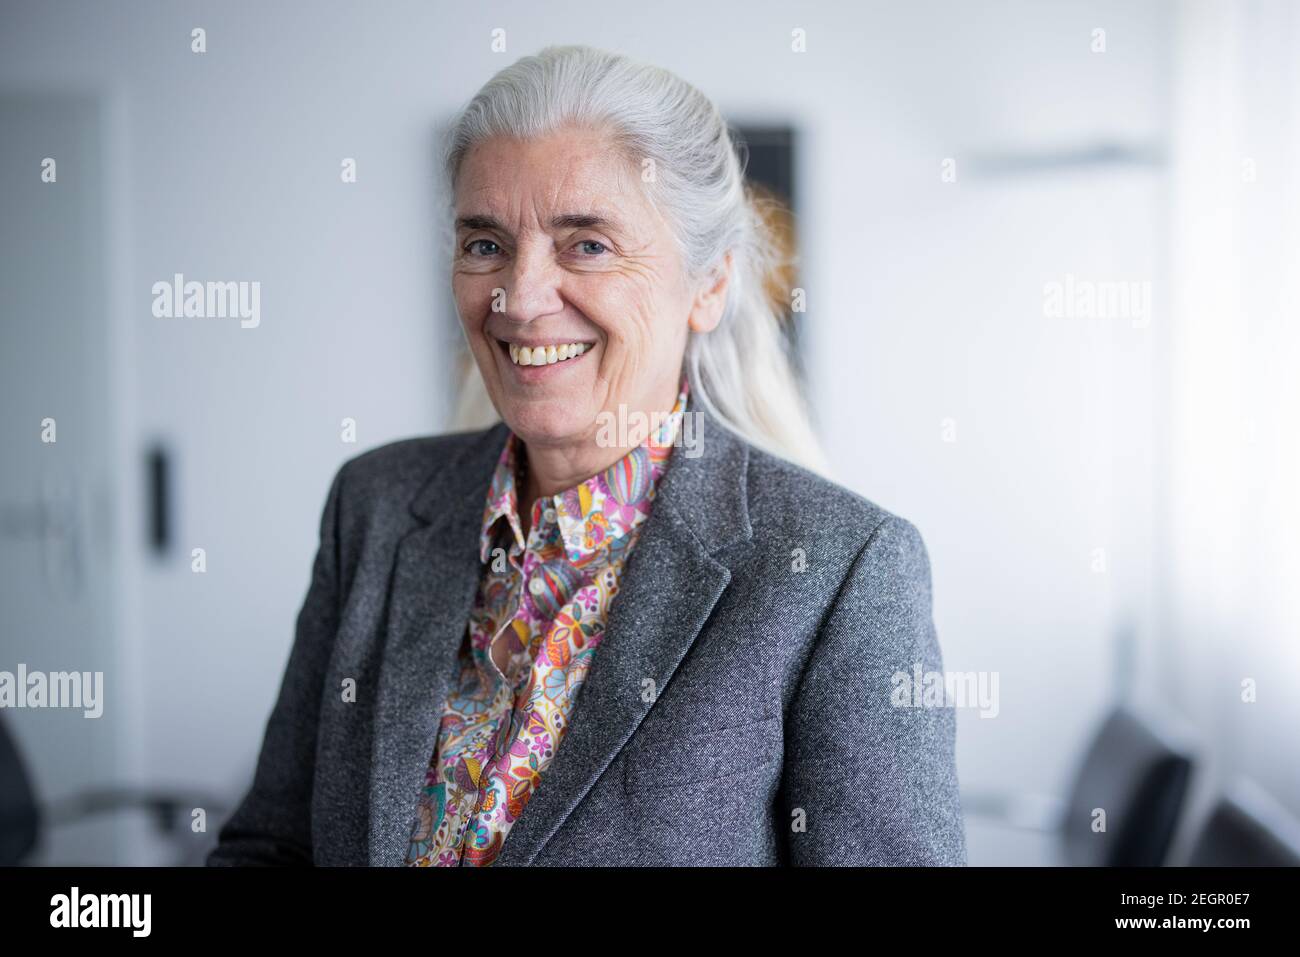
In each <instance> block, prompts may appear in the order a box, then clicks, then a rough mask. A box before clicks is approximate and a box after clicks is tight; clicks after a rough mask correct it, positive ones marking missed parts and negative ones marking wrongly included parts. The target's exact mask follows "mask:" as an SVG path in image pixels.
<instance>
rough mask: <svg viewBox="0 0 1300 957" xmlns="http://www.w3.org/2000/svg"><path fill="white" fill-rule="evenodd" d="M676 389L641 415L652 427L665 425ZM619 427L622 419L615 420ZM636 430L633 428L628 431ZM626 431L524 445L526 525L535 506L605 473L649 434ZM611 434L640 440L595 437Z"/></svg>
mask: <svg viewBox="0 0 1300 957" xmlns="http://www.w3.org/2000/svg"><path fill="white" fill-rule="evenodd" d="M677 391H678V390H677V387H676V386H674V387H673V388H672V390H671V392H672V394H671V396H670V397H669V398H668V400H667V402H666V404H665V403H663V401H662V399H661V403H660V404H659V405H656V406H654V407H653V410H646V411H645V412H644V413H642V414H643V415H644V416H645V419H644V421H646V422H649V423H651V424H652V426H653V425H654V424H658V423H661V422H663V421H664V420H665V419H666V417H667V416H668V414H669V413H670V412H672V410H673V406H675V405H676V404H677ZM615 422H616V424H617V423H618V422H619V419H618V418H617V417H616V418H615ZM626 431H628V432H631V431H633V430H632V429H631V428H629V429H628V430H626ZM652 431H653V429H652ZM623 432H624V430H623V429H620V428H614V429H603V430H602V429H599V428H597V429H595V430H594V431H593V432H592V433H591V434H590V435H587V436H584V437H583V438H582V439H581V440H579V441H577V442H572V443H565V444H561V445H539V444H537V443H533V442H528V443H526V444H525V460H526V463H527V464H526V466H525V468H524V472H525V475H524V477H523V482H522V484H521V486H520V487H521V488H522V491H523V496H522V501H521V502H520V511H521V512H522V513H523V515H522V516H521V517H523V519H524V521H525V522H528V521H530V520H531V518H532V511H533V503H534V502H536V501H537V500H538V499H539V498H542V497H543V496H550V495H555V494H557V493H559V492H563V491H564V490H566V489H570V488H573V487H574V486H575V485H578V484H580V483H582V482H585V481H586V480H587V479H589V478H591V477H592V476H593V475H596V474H598V473H600V472H603V471H605V469H607V468H609V467H610V466H611V465H613V464H614V463H615V462H617V461H618V460H619V459H621V458H623V456H625V455H627V454H628V453H629V452H630V451H632V450H633V449H634V448H636V447H637V446H638V445H640V444H642V443H643V442H644V441H645V440H646V439H647V438H649V436H648V435H645V434H641V435H633V436H626V435H624V434H622V433H623ZM607 433H612V434H613V437H614V438H615V439H624V438H635V439H636V440H637V441H633V442H628V443H627V444H617V443H602V442H598V441H597V440H596V436H598V435H599V436H602V437H603V436H604V435H606V434H607ZM525 531H526V529H525Z"/></svg>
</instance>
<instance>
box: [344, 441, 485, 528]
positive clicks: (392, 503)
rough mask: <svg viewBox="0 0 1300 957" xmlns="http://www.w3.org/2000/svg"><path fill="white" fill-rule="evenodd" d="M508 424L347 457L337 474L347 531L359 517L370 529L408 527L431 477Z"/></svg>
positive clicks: (482, 445)
mask: <svg viewBox="0 0 1300 957" xmlns="http://www.w3.org/2000/svg"><path fill="white" fill-rule="evenodd" d="M503 428H504V427H503V426H500V425H496V426H492V427H490V428H487V429H480V430H478V431H473V432H450V433H446V434H442V435H421V436H415V437H412V438H407V439H397V440H395V441H392V442H387V443H385V444H383V445H379V446H376V447H375V448H372V449H367V450H366V451H364V452H361V453H359V454H357V455H354V456H353V457H352V458H350V459H348V460H346V461H345V462H344V463H343V464H342V465H341V466H339V468H338V470H337V472H336V474H335V477H334V485H335V491H336V493H337V496H338V500H339V502H338V508H339V513H340V521H341V522H342V525H343V529H342V530H343V532H344V534H348V533H349V532H350V531H352V530H354V529H355V527H356V526H355V522H356V521H361V522H362V523H363V524H364V526H365V527H370V526H373V525H375V524H376V523H378V524H379V525H381V526H383V527H390V526H391V527H392V528H397V527H399V526H403V527H404V526H405V525H407V524H408V523H409V522H408V520H410V519H411V518H412V516H411V513H410V508H411V506H412V503H413V502H415V501H416V500H417V498H418V497H419V495H420V493H421V492H422V490H424V489H425V487H426V486H427V485H428V484H429V483H430V481H431V480H433V479H434V478H435V477H437V476H438V475H440V474H442V473H443V472H444V470H446V469H448V468H453V467H455V465H456V463H458V462H462V461H464V459H465V457H466V455H467V454H471V453H474V452H477V451H482V450H484V449H485V448H486V445H485V443H486V442H487V441H488V440H490V439H492V438H494V435H493V433H495V432H498V431H499V430H501V429H503ZM500 437H501V438H502V439H504V435H503V434H502V435H501V436H500Z"/></svg>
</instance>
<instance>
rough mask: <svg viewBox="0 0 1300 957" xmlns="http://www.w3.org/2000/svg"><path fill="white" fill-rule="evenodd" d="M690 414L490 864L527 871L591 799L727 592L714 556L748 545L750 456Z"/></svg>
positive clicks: (726, 576) (700, 415) (707, 420)
mask: <svg viewBox="0 0 1300 957" xmlns="http://www.w3.org/2000/svg"><path fill="white" fill-rule="evenodd" d="M687 415H688V416H692V415H693V416H694V417H695V418H694V421H693V423H692V424H694V425H697V426H698V428H697V429H696V430H695V435H694V438H695V440H696V445H695V446H694V448H693V449H691V450H688V448H687V446H686V445H685V444H683V445H681V446H679V447H678V448H676V449H675V450H674V452H673V456H672V459H671V460H670V463H669V467H668V469H667V471H666V472H665V473H664V475H663V477H662V478H661V480H660V486H659V488H658V489H657V491H656V495H655V503H654V507H653V509H652V511H651V513H650V517H649V519H647V520H646V523H645V525H644V526H642V529H641V533H640V537H639V538H638V539H637V542H636V545H635V547H634V548H633V550H632V554H631V556H630V557H629V559H628V564H627V568H626V569H625V570H624V572H623V577H622V581H621V582H620V585H621V587H620V590H619V594H618V597H617V598H616V599H615V600H614V603H613V606H612V607H611V609H610V616H609V620H608V621H607V622H606V629H605V634H604V636H603V637H602V639H601V643H600V647H599V648H598V649H597V651H596V655H595V660H594V661H593V662H592V666H591V670H590V672H588V675H587V678H586V681H585V682H584V683H583V686H582V689H581V691H580V692H579V695H578V700H577V702H576V703H575V705H574V710H573V712H572V714H571V715H570V716H569V730H568V732H567V733H566V734H565V737H564V740H563V741H562V742H561V744H560V748H559V750H558V751H557V752H556V755H555V758H554V759H553V760H552V762H551V764H550V766H549V767H548V768H547V769H546V771H545V772H544V773H543V774H542V779H541V782H540V784H539V785H538V788H537V790H536V791H535V792H534V793H533V796H532V798H531V799H530V800H529V802H528V805H527V806H526V807H525V808H524V812H523V814H522V815H521V816H520V818H519V820H518V821H517V822H515V824H514V826H513V827H512V828H511V830H510V833H509V834H508V835H507V836H506V841H505V844H504V845H503V847H502V850H501V854H500V856H499V857H498V858H497V861H496V863H497V864H500V865H512V864H531V863H532V862H533V860H534V859H535V858H536V857H537V855H538V853H539V852H540V851H541V850H542V848H543V847H544V846H545V844H546V842H547V841H548V840H550V838H551V837H552V835H554V834H555V832H556V831H557V830H558V829H559V828H560V827H561V825H563V823H564V821H565V819H566V818H568V816H569V815H570V814H572V813H573V811H574V809H575V808H576V807H577V806H578V804H579V803H580V802H581V801H582V799H583V798H584V797H585V796H586V794H587V792H588V791H590V790H591V788H592V786H593V785H594V784H595V783H596V780H597V779H598V778H599V777H600V775H601V774H602V773H603V772H604V771H605V769H606V768H607V767H608V766H609V765H610V763H611V762H612V761H613V760H614V758H615V757H616V756H617V755H618V752H619V751H620V750H621V749H622V748H623V746H624V745H625V744H626V743H627V741H628V739H629V738H631V736H632V735H633V734H634V733H635V731H636V729H637V727H638V726H639V725H640V723H641V721H642V719H643V718H644V717H645V715H646V714H647V713H648V712H649V710H650V707H651V706H652V704H653V700H652V701H651V702H649V703H647V701H646V700H644V697H643V695H645V694H646V690H647V687H649V688H653V689H654V693H655V694H656V695H657V694H658V693H659V692H661V691H662V690H663V688H664V687H665V686H666V685H667V684H668V682H669V680H670V679H671V678H672V676H673V673H674V672H675V671H676V670H677V666H678V664H679V663H680V662H681V661H682V659H683V658H684V657H685V655H686V653H687V651H688V650H689V649H690V647H691V645H692V643H694V641H695V639H696V637H697V636H698V635H699V633H700V630H701V629H702V628H703V627H704V623H705V622H706V621H707V620H708V618H709V615H710V614H711V613H712V611H713V608H714V606H715V605H716V604H717V602H718V599H719V598H720V597H721V596H722V593H723V591H724V590H725V589H726V587H727V584H728V582H730V580H731V573H730V572H729V571H728V569H727V567H726V566H725V565H724V564H722V563H721V562H720V561H718V560H717V559H716V558H714V557H713V553H715V552H717V551H720V550H721V549H723V548H725V547H727V546H728V545H731V544H733V543H735V542H736V541H741V540H747V539H749V538H751V537H752V530H751V528H750V525H749V516H748V510H747V507H746V500H745V499H746V493H745V488H746V465H747V461H748V457H747V456H748V453H747V447H746V446H745V444H744V443H743V442H741V441H739V440H738V439H737V438H736V437H734V436H733V435H731V434H730V433H729V432H727V431H726V430H725V429H723V427H722V426H721V425H720V424H719V423H718V422H717V421H716V420H714V419H712V418H711V417H710V416H709V415H708V414H707V413H704V412H702V411H695V412H691V411H688V412H687ZM688 435H689V432H688ZM688 451H693V452H700V453H701V454H699V455H694V456H693V455H688V454H687V452H688ZM461 624H462V626H463V620H462V623H461ZM647 679H649V680H650V681H652V682H653V685H647V683H646V682H647ZM426 759H427V756H426Z"/></svg>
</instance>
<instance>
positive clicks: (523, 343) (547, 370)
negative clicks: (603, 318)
mask: <svg viewBox="0 0 1300 957" xmlns="http://www.w3.org/2000/svg"><path fill="white" fill-rule="evenodd" d="M493 338H494V339H496V345H497V353H498V354H499V355H500V356H501V362H502V363H504V364H505V365H506V366H507V367H508V368H509V369H510V371H511V372H513V373H514V374H515V375H516V376H517V377H518V378H519V380H520V381H522V382H538V381H540V380H543V379H548V378H550V377H551V376H554V375H559V374H561V373H562V372H563V371H564V368H565V367H566V366H576V365H580V364H581V363H582V360H584V359H586V358H587V357H588V356H589V355H591V352H592V350H593V349H594V348H595V347H596V343H595V342H592V341H588V340H586V339H582V338H578V337H575V338H573V339H545V340H543V339H500V338H497V337H495V336H493ZM557 342H581V343H582V344H583V345H585V346H586V349H585V350H584V351H583V353H582V355H580V356H576V357H574V358H572V359H565V360H564V361H563V362H555V363H547V364H546V365H544V366H532V365H529V366H521V365H515V363H514V362H513V361H512V360H511V358H510V347H511V346H519V347H520V348H525V347H526V348H529V349H532V348H534V347H535V346H548V345H552V344H554V343H557Z"/></svg>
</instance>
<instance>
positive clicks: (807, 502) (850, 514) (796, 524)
mask: <svg viewBox="0 0 1300 957" xmlns="http://www.w3.org/2000/svg"><path fill="white" fill-rule="evenodd" d="M748 486H749V489H748V491H749V510H750V519H751V522H752V524H753V526H754V530H755V533H756V534H758V533H760V532H766V533H768V534H771V533H778V534H780V536H781V537H783V538H787V539H790V540H802V541H808V542H815V543H825V542H828V541H833V542H836V543H837V547H838V548H840V549H843V550H846V551H849V552H851V553H852V554H855V555H856V554H857V553H858V552H860V551H862V550H863V549H864V548H865V547H866V545H867V544H868V543H869V542H870V541H871V540H872V539H873V537H876V538H879V537H881V536H884V535H890V536H898V537H901V538H903V539H906V540H912V539H914V540H915V541H916V543H917V544H920V532H919V531H918V530H917V528H916V526H915V525H914V524H913V523H912V522H911V521H909V520H908V519H906V518H904V517H903V516H901V515H899V514H897V513H896V512H893V511H890V510H889V509H887V508H885V507H883V506H881V505H879V504H877V503H876V502H874V501H872V500H871V499H869V498H867V497H866V496H864V495H861V494H859V493H857V492H855V491H853V490H852V489H849V488H846V487H845V486H843V485H841V484H839V483H838V482H835V481H833V480H831V479H829V478H826V477H825V476H822V475H819V474H817V473H816V472H813V471H811V470H809V469H806V468H804V467H802V466H800V465H796V464H795V463H793V462H790V461H787V460H786V459H783V458H780V457H779V456H776V455H773V454H771V453H769V452H766V451H763V450H762V449H758V448H754V447H753V446H751V447H750V451H749V476H748Z"/></svg>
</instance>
